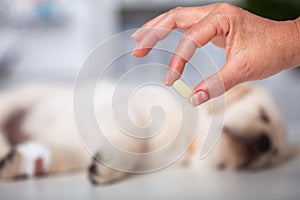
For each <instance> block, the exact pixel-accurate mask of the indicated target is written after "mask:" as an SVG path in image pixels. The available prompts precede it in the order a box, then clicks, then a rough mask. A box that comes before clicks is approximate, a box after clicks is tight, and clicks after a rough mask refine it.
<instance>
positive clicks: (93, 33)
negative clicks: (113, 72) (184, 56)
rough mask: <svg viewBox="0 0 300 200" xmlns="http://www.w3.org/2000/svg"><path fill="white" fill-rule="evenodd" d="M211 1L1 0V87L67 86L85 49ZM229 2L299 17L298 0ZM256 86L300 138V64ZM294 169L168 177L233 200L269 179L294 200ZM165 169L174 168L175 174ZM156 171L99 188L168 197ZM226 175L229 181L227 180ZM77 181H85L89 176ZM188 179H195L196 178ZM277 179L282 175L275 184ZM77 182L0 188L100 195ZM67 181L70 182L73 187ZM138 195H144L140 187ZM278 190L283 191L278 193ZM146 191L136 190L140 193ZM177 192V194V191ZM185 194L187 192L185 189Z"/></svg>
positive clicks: (220, 61) (218, 53)
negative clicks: (207, 178)
mask: <svg viewBox="0 0 300 200" xmlns="http://www.w3.org/2000/svg"><path fill="white" fill-rule="evenodd" d="M216 2H220V1H218V0H151V1H149V0H0V91H1V90H3V89H7V88H10V87H15V86H20V85H24V84H27V83H29V82H54V83H65V84H70V85H72V84H73V82H74V80H75V78H76V75H77V73H78V72H79V70H80V67H81V66H82V64H83V62H84V61H85V59H86V58H87V56H88V55H89V52H91V51H92V50H93V49H94V48H95V47H96V46H97V45H98V44H99V43H101V42H102V41H104V40H106V39H107V38H109V37H110V36H112V35H113V34H117V33H119V32H121V31H125V30H129V29H134V28H138V27H139V26H141V25H142V24H143V23H144V22H146V21H147V20H149V19H151V18H153V17H155V16H156V15H158V14H160V13H162V12H164V11H167V10H169V9H171V8H174V7H177V6H200V5H205V4H210V3H216ZM222 2H224V1H222ZM228 2H231V3H233V4H235V5H238V6H241V7H243V8H244V9H247V10H249V11H251V12H253V13H256V14H258V15H261V16H264V17H267V18H271V19H276V20H287V19H295V18H296V17H298V16H300V1H299V0H232V1H228ZM127 44H130V45H131V44H132V40H131V38H130V37H128V38H124V41H123V45H125V46H126V45H127ZM173 45H174V44H173ZM175 46H176V45H175ZM204 49H205V50H206V52H207V54H209V55H210V57H211V58H212V59H213V61H214V64H215V65H216V66H217V67H218V68H220V67H222V66H223V65H224V63H225V53H224V51H223V50H221V49H218V48H216V47H214V46H213V45H211V44H208V45H207V46H205V47H204ZM106 53H107V52H105V51H104V52H103V56H106V55H107V54H106ZM196 57H197V58H195V60H194V63H197V62H198V61H199V62H201V65H203V66H211V65H212V64H211V61H210V60H208V59H207V55H206V54H203V53H201V52H199V53H198V54H197V53H196ZM169 58H170V57H169V56H164V55H159V54H157V53H153V54H151V55H150V56H149V57H148V58H145V59H150V60H151V61H153V60H155V61H157V62H161V63H168V60H169ZM193 59H194V58H193ZM99 60H100V62H101V57H99ZM125 60H126V62H124V63H123V66H121V68H119V69H118V73H122V70H123V69H128V68H130V67H132V66H135V65H136V64H138V63H139V62H140V60H137V59H134V58H128V59H125ZM143 62H145V60H144V61H143ZM99 67H101V66H99ZM203 70H208V72H207V74H209V73H211V71H209V67H207V68H205V69H203ZM188 73H189V72H188V71H187V74H188ZM198 81H200V80H192V82H193V83H194V84H195V83H196V82H198ZM256 84H259V85H261V86H263V87H265V88H266V89H268V90H269V91H270V92H271V93H272V95H273V96H274V98H275V101H276V102H277V103H278V105H279V106H280V108H281V110H282V111H283V113H284V115H285V117H286V119H287V122H288V127H289V132H290V134H289V139H290V141H292V142H297V141H298V142H300V131H299V130H300V129H299V124H300V104H299V99H300V69H294V70H289V71H286V72H283V73H281V74H278V75H276V76H274V77H272V78H269V79H266V80H263V81H257V82H256ZM296 164H297V163H296ZM298 168H299V162H298V164H297V165H293V166H288V167H287V169H285V170H283V173H281V168H279V169H275V171H274V170H273V171H271V172H266V174H265V175H264V176H261V175H260V174H259V173H258V174H256V175H253V176H251V177H249V175H247V174H244V175H241V176H240V177H236V176H235V175H232V174H231V175H224V177H223V178H221V179H220V177H217V178H216V180H218V181H216V182H213V181H211V182H207V181H205V179H202V180H201V179H199V180H197V181H200V182H197V181H196V180H195V178H194V174H193V173H189V172H187V173H186V174H181V175H179V176H178V177H179V178H180V181H182V182H183V183H184V185H178V184H179V182H177V180H178V179H177V178H176V176H175V177H173V179H174V180H172V181H171V182H172V184H174V185H177V186H178V188H183V189H185V191H187V192H188V193H187V194H193V192H195V190H193V189H191V188H190V187H188V186H189V185H193V183H194V184H195V185H197V184H200V185H201V184H208V187H207V188H206V189H207V190H205V188H202V189H201V188H199V190H198V192H199V191H201V192H203V194H204V195H205V194H207V195H208V197H209V195H210V194H213V193H215V190H217V191H219V192H221V193H220V194H226V195H229V196H227V197H235V198H236V199H245V197H246V196H243V195H242V194H243V193H235V192H234V191H235V190H236V188H238V189H239V188H240V189H241V191H242V190H243V189H244V190H245V191H246V192H245V193H244V194H246V195H249V196H248V197H249V198H246V199H250V197H251V193H249V191H248V190H247V189H249V188H252V189H253V190H259V191H260V192H262V193H263V192H264V185H262V184H263V183H265V182H266V183H268V185H269V184H270V187H267V188H269V189H270V191H271V192H270V194H271V196H272V195H273V197H274V198H272V199H278V198H279V199H291V198H284V195H287V196H288V193H289V192H291V191H293V192H294V193H295V192H296V193H297V191H299V190H298V189H296V187H299V173H297V171H299V170H297V169H298ZM295 172H296V173H295ZM169 173H171V174H172V173H173V172H169ZM175 173H176V174H180V173H177V172H175ZM169 175H170V174H169ZM155 176H156V177H157V176H159V175H154V178H153V176H152V178H149V179H147V178H142V179H138V180H137V181H132V180H131V181H130V180H129V182H128V185H124V184H123V185H122V184H120V185H116V186H112V187H111V188H109V187H107V188H104V189H103V190H101V193H100V194H108V193H109V195H117V193H118V192H117V193H115V191H117V190H119V191H121V192H122V191H123V192H124V193H126V192H127V188H128V187H130V186H132V187H137V186H139V187H140V188H141V187H142V186H144V188H148V189H149V188H152V189H149V190H147V189H143V190H142V191H143V192H144V193H145V194H148V195H147V197H148V198H149V197H151V195H153V193H151V191H153V190H154V193H155V192H156V193H157V195H160V191H162V190H163V191H164V192H166V191H167V194H168V195H170V196H173V197H176V196H174V193H173V191H172V190H170V188H168V184H169V182H167V181H166V180H164V181H163V182H158V180H160V179H155ZM229 179H230V181H231V182H230V183H231V184H227V181H228V180H229ZM82 180H84V181H85V182H87V180H86V179H82ZM139 180H144V181H145V182H146V185H140V183H139V182H138V181H139ZM193 180H194V181H196V182H193ZM268 180H271V181H268ZM272 180H274V181H272ZM278 180H281V181H279V182H277V181H278ZM76 181H77V179H73V178H71V179H66V180H61V179H59V180H58V182H57V180H54V181H53V180H50V183H51V184H53V185H56V187H54V188H56V189H57V190H56V189H49V188H47V184H48V182H38V183H35V182H34V183H33V182H29V184H27V185H22V184H17V185H16V187H15V188H14V189H13V188H12V187H10V185H8V186H7V185H6V186H5V187H4V186H3V185H2V186H1V187H2V188H5V189H4V191H6V192H7V194H14V193H16V194H17V195H19V194H20V192H16V191H15V189H17V191H21V193H22V194H23V193H24V194H26V195H27V197H28V198H29V199H35V198H36V197H37V196H35V195H36V194H39V193H35V192H33V193H30V194H29V193H28V192H27V189H29V190H32V189H33V188H35V187H36V186H37V185H38V187H42V188H43V190H41V191H42V193H43V192H44V193H43V194H46V195H49V196H51V195H52V197H54V196H53V194H56V192H57V191H60V190H61V188H60V187H61V186H62V185H64V187H63V188H64V189H65V192H69V193H70V194H74V195H77V194H78V195H79V196H74V197H76V198H79V197H80V195H85V196H87V197H89V198H92V199H93V198H95V199H97V197H98V196H97V195H95V193H93V192H91V190H90V188H86V187H84V185H88V183H85V182H84V184H82V182H81V181H79V182H77V183H78V184H75V187H77V188H78V190H76V188H75V189H74V187H73V186H74V183H75V182H76ZM147 181H148V182H147ZM153 181H154V183H155V181H156V183H157V184H154V185H153V184H151V185H150V183H152V182H153ZM201 181H202V182H201ZM57 183H59V184H57ZM259 183H260V184H259ZM72 184H73V186H71V185H72ZM147 184H148V185H147ZM261 186H262V187H261ZM82 188H83V189H82ZM153 188H154V189H153ZM253 190H251V191H253ZM182 191H184V190H182ZM102 192H103V193H102ZM168 192H169V193H168ZM222 192H223V193H222ZM272 192H273V193H272ZM1 193H3V192H1ZM156 193H155V194H156ZM50 194H51V195H50ZM132 194H134V193H132ZM138 194H141V195H142V192H141V193H138ZM277 194H281V195H279V196H278V195H277ZM297 194H298V193H297ZM26 195H25V196H26ZM28 195H29V196H28ZM230 195H231V196H230ZM232 195H233V196H232ZM236 195H237V196H236ZM239 195H241V196H239ZM276 195H277V196H276ZM282 195H283V196H282ZM100 196H101V195H100ZM144 197H145V196H141V198H143V199H144ZM178 197H181V196H180V195H179V196H177V198H178ZM183 197H187V196H186V194H185V196H183ZM276 197H277V198H276ZM17 198H19V196H18V197H17ZM55 198H56V197H55ZM76 198H72V199H76ZM39 199H41V198H39ZM49 199H51V198H49ZM66 199H67V198H66ZM191 199H192V198H191ZM229 199H230V198H229ZM260 199H264V198H263V197H262V198H260ZM293 199H299V195H298V196H294V197H293Z"/></svg>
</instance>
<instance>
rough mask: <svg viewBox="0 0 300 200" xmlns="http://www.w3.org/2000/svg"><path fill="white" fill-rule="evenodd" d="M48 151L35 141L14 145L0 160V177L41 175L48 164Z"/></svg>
mask: <svg viewBox="0 0 300 200" xmlns="http://www.w3.org/2000/svg"><path fill="white" fill-rule="evenodd" d="M50 159H51V154H50V151H49V150H48V149H47V148H46V147H44V146H43V145H40V144H38V143H35V142H26V143H23V144H20V145H18V146H16V148H14V149H13V150H12V151H11V152H10V153H8V154H7V155H6V156H5V157H4V158H3V159H2V160H1V161H0V178H3V179H23V178H28V177H32V176H38V175H42V174H45V173H47V172H48V170H49V166H50Z"/></svg>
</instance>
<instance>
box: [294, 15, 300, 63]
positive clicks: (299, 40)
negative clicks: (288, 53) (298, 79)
mask: <svg viewBox="0 0 300 200" xmlns="http://www.w3.org/2000/svg"><path fill="white" fill-rule="evenodd" d="M293 22H294V24H295V25H294V26H295V33H294V34H295V41H294V44H293V46H294V58H295V59H294V66H293V67H297V66H300V17H298V18H297V19H295V20H293Z"/></svg>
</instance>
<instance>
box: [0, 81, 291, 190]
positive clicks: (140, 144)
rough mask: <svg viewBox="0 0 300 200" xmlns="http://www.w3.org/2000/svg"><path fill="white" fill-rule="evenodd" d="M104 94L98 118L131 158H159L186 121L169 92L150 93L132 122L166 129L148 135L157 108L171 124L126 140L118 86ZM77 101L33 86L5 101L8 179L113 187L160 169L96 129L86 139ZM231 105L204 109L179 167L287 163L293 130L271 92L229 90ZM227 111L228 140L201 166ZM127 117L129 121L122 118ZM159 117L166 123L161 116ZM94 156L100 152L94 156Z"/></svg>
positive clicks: (0, 148) (1, 137) (0, 165)
mask: <svg viewBox="0 0 300 200" xmlns="http://www.w3.org/2000/svg"><path fill="white" fill-rule="evenodd" d="M102 90H103V91H102V92H101V95H98V96H97V97H96V98H97V100H96V101H95V102H97V103H96V104H95V114H96V118H97V119H99V120H100V121H102V122H103V120H104V122H105V123H102V128H103V130H104V133H105V134H104V136H105V137H106V138H107V139H108V140H109V141H111V142H112V143H113V144H114V145H116V146H118V147H119V148H120V149H122V150H123V151H126V152H132V153H133V154H143V153H149V152H154V151H155V150H157V149H160V148H162V147H164V146H165V145H166V144H168V143H169V142H170V141H172V140H173V139H174V133H175V132H176V131H178V125H181V124H180V123H181V122H182V121H180V120H179V119H180V118H178V117H177V116H179V115H180V114H181V113H180V112H181V111H180V109H175V107H176V103H177V102H176V101H174V100H172V98H171V97H170V96H169V95H167V94H166V92H165V91H164V90H163V89H157V88H151V87H150V88H147V89H145V90H144V91H143V93H142V94H141V95H140V96H139V97H137V98H136V102H135V101H133V103H131V104H130V105H129V104H128V105H129V106H128V112H129V113H130V115H129V116H130V118H131V120H134V121H136V123H137V125H138V126H140V127H146V128H145V129H143V130H144V131H145V133H142V134H146V132H147V131H150V132H151V130H152V131H153V128H155V129H157V128H159V127H156V126H161V124H160V123H158V124H157V125H155V124H154V125H153V126H151V130H148V129H147V126H148V125H149V112H151V108H152V107H153V105H160V106H162V107H163V108H164V110H165V113H164V118H165V120H166V121H165V122H166V123H165V124H164V125H163V130H162V132H161V134H159V135H157V136H155V137H153V138H154V139H153V140H151V141H149V140H141V139H139V138H136V137H132V136H130V135H128V134H123V132H122V130H121V129H120V127H119V126H118V125H116V124H115V121H114V120H115V118H114V117H113V114H114V113H113V112H114V111H113V108H112V107H111V106H109V105H111V100H112V96H113V89H112V85H111V83H109V82H105V83H104V84H103V87H102ZM124 91H126V89H124ZM72 98H73V96H72V89H71V88H68V87H62V86H53V85H51V86H49V85H34V86H27V87H24V88H19V89H15V90H10V91H8V92H3V93H2V95H0V156H1V158H3V159H2V160H1V161H0V177H1V178H4V179H15V178H24V177H33V176H38V175H42V174H52V173H62V172H70V171H74V170H85V169H87V171H88V177H89V179H90V180H91V182H92V183H94V184H105V183H109V182H112V181H116V180H119V179H121V178H123V177H125V176H127V175H128V174H131V172H135V171H139V168H140V166H144V167H145V166H146V167H145V169H151V165H153V166H156V163H155V162H157V161H154V160H151V159H150V160H148V161H147V162H145V159H142V160H141V159H139V158H132V157H131V156H130V154H128V156H120V155H118V153H117V152H115V151H112V149H111V148H110V147H106V146H105V144H104V143H103V141H101V140H100V139H98V138H95V137H94V136H93V135H92V134H89V132H88V130H87V131H86V132H85V133H79V134H78V133H77V132H76V125H77V124H76V123H75V121H74V114H73V104H72V102H73V101H72ZM225 99H226V101H223V100H221V99H220V98H217V99H215V100H213V101H209V102H207V103H205V104H204V105H202V106H200V107H199V108H197V115H198V116H199V122H200V123H199V128H197V130H196V137H195V138H193V140H190V139H187V140H184V139H182V140H180V142H179V143H178V144H175V146H174V147H173V148H174V151H176V150H175V149H180V148H181V146H186V147H189V148H188V149H187V151H186V152H185V153H184V154H183V155H182V156H181V158H180V159H179V160H178V161H177V163H178V164H179V163H185V164H187V166H189V167H194V168H196V169H197V170H198V169H199V170H204V169H207V168H208V169H219V170H221V169H233V170H238V169H259V168H263V167H266V166H268V165H272V164H275V163H277V162H279V161H280V160H281V159H282V158H283V157H284V156H285V152H286V140H285V139H286V127H285V121H284V119H283V117H282V115H281V113H280V111H279V109H278V107H277V106H276V105H275V103H274V102H273V100H272V98H271V97H270V96H269V94H268V93H267V92H266V91H264V90H263V89H261V88H259V87H254V86H245V85H242V86H238V87H235V88H233V89H231V90H230V91H228V92H227V93H226V98H225ZM118 101H119V102H120V104H121V103H123V102H124V100H122V98H120V99H118ZM186 106H189V105H186ZM183 109H185V108H183ZM224 110H225V113H224ZM222 113H223V114H224V115H223V117H222V120H220V122H219V124H218V123H216V124H217V126H219V127H221V128H219V129H218V130H219V131H220V132H221V134H220V136H219V137H218V138H217V139H218V140H217V142H216V144H215V145H214V148H213V149H212V150H211V151H209V152H208V153H207V155H206V156H203V157H202V158H201V159H200V160H199V159H198V158H199V155H200V154H201V150H203V149H201V147H202V146H203V144H204V142H205V134H206V133H207V132H208V130H210V131H214V130H215V129H214V128H215V127H211V126H210V120H214V119H217V118H218V117H217V116H218V115H220V114H222ZM119 114H120V116H121V117H122V113H119ZM81 117H82V119H80V123H86V122H88V121H89V120H90V119H88V118H87V117H86V116H81ZM154 117H155V118H156V119H160V117H161V115H158V116H154ZM150 122H151V119H150ZM185 123H186V124H184V126H186V127H189V122H185ZM218 130H217V129H216V131H218ZM80 135H81V137H79V136H80ZM83 135H84V136H83ZM183 136H184V134H183ZM82 137H84V138H85V139H84V141H83V139H82ZM191 141H192V143H191ZM83 142H84V143H88V145H85V144H83ZM87 146H88V149H87ZM91 152H93V153H95V154H94V155H91ZM91 160H92V161H91ZM111 163H114V164H115V163H117V164H116V165H115V166H121V168H122V169H125V170H122V169H121V170H120V169H119V168H117V167H112V166H110V165H109V164H111ZM128 172H129V173H128Z"/></svg>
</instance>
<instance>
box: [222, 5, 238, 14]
mask: <svg viewBox="0 0 300 200" xmlns="http://www.w3.org/2000/svg"><path fill="white" fill-rule="evenodd" d="M217 10H219V11H221V12H226V13H235V12H236V11H237V10H238V8H237V7H236V6H234V5H232V4H230V3H219V4H218V6H217Z"/></svg>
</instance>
